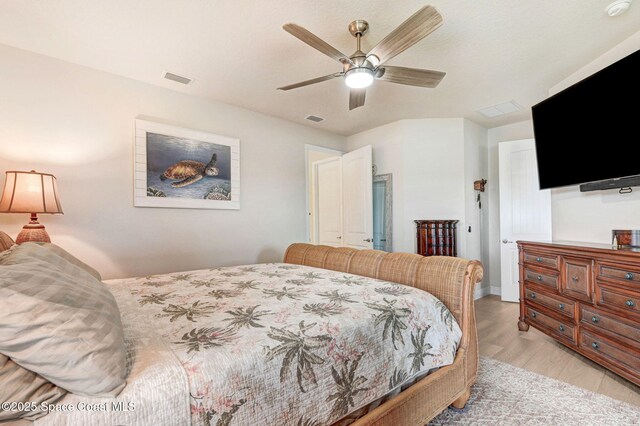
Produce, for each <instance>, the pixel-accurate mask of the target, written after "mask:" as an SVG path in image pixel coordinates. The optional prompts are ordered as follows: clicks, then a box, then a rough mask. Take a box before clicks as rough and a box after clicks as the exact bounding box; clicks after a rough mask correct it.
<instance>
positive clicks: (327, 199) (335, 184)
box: [313, 157, 342, 247]
mask: <svg viewBox="0 0 640 426" xmlns="http://www.w3.org/2000/svg"><path fill="white" fill-rule="evenodd" d="M313 168H314V173H315V191H314V192H315V195H316V200H315V206H316V212H317V214H316V215H315V216H316V226H315V229H316V232H317V234H316V235H317V237H316V241H317V242H318V244H324V245H328V246H334V247H340V246H342V203H341V199H342V159H341V158H340V157H334V158H329V159H327V160H321V161H316V162H314V163H313Z"/></svg>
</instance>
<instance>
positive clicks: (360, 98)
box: [349, 89, 367, 111]
mask: <svg viewBox="0 0 640 426" xmlns="http://www.w3.org/2000/svg"><path fill="white" fill-rule="evenodd" d="M366 94H367V89H351V91H350V92H349V111H351V110H353V109H356V108H359V107H361V106H363V105H364V98H365V95H366Z"/></svg>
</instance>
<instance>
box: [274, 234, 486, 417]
mask: <svg viewBox="0 0 640 426" xmlns="http://www.w3.org/2000/svg"><path fill="white" fill-rule="evenodd" d="M284 262H285V263H291V264H297V265H307V266H313V267H317V268H324V269H330V270H334V271H342V272H348V273H351V274H355V275H362V276H365V277H370V278H378V279H381V280H385V281H391V282H396V283H401V284H405V285H410V286H412V287H416V288H420V289H422V290H426V291H428V292H429V293H431V294H433V295H434V296H436V297H437V298H438V299H440V300H441V301H442V302H443V303H444V304H445V305H446V306H447V307H448V308H449V310H450V311H451V312H452V313H453V315H454V317H455V318H456V320H457V321H458V324H460V328H461V329H462V340H461V341H460V347H459V348H458V353H457V355H456V358H455V360H454V362H453V364H451V365H449V366H447V367H443V368H441V369H439V370H438V371H436V372H435V373H433V374H430V375H428V376H426V377H424V378H423V379H421V380H419V381H418V382H417V383H415V384H414V385H413V386H411V387H409V388H408V389H406V390H405V391H403V392H402V393H400V394H399V395H398V396H397V397H395V398H393V399H391V400H389V401H387V402H385V403H384V404H382V405H380V406H379V407H377V408H376V409H374V410H373V411H371V412H370V413H368V414H366V415H365V416H363V417H361V418H359V419H358V420H356V421H355V422H354V423H353V425H356V426H365V425H367V426H368V425H376V426H383V425H384V426H398V425H416V426H417V425H420V426H423V425H425V424H426V423H428V422H429V421H430V420H431V419H433V418H434V417H435V416H437V415H438V414H440V413H441V412H442V411H443V410H444V409H445V408H447V407H448V406H449V405H453V406H454V407H456V408H463V407H464V406H465V404H466V403H467V400H468V399H469V394H470V389H471V385H472V384H473V383H475V381H476V376H477V373H478V334H477V330H476V317H475V312H474V307H473V293H474V287H475V284H476V283H478V282H480V280H482V265H481V264H480V262H478V261H470V260H466V259H460V258H454V257H437V256H435V257H422V256H420V255H417V254H407V253H385V252H383V251H377V250H356V249H352V248H346V247H340V248H334V247H329V246H316V245H311V244H300V243H299V244H292V245H291V246H289V248H288V249H287V251H286V253H285V255H284Z"/></svg>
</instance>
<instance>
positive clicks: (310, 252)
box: [284, 243, 482, 322]
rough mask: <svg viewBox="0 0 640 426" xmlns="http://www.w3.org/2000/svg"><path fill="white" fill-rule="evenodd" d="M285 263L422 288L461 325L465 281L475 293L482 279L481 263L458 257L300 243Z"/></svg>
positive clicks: (286, 254) (294, 245) (293, 248)
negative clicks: (436, 299) (444, 306)
mask: <svg viewBox="0 0 640 426" xmlns="http://www.w3.org/2000/svg"><path fill="white" fill-rule="evenodd" d="M284 261H285V262H286V263H293V264H298V265H306V266H314V267H316V268H324V269H331V270H334V271H342V272H348V273H350V274H355V275H362V276H365V277H370V278H378V279H381V280H385V281H391V282H396V283H400V284H405V285H410V286H412V287H416V288H420V289H422V290H425V291H428V292H429V293H431V294H433V295H434V296H436V297H437V298H438V299H440V300H441V301H442V302H443V303H444V304H445V305H447V307H448V308H449V310H450V311H451V312H452V313H453V315H454V316H455V318H456V320H457V321H458V322H461V321H462V309H463V305H464V303H465V297H464V294H463V293H464V291H465V289H464V283H465V280H466V279H469V280H473V282H472V283H471V285H470V287H471V288H470V291H471V292H472V293H473V290H474V287H475V284H476V283H477V282H479V281H480V280H481V279H482V265H481V264H480V262H478V261H471V260H467V259H462V258H459V257H440V256H431V257H423V256H420V255H418V254H409V253H386V252H383V251H378V250H356V249H352V248H347V247H340V248H335V247H329V246H316V245H312V244H302V243H297V244H292V245H290V246H289V248H288V249H287V251H286V253H285V255H284ZM472 275H473V277H472Z"/></svg>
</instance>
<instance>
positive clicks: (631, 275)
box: [624, 272, 633, 280]
mask: <svg viewBox="0 0 640 426" xmlns="http://www.w3.org/2000/svg"><path fill="white" fill-rule="evenodd" d="M624 277H625V278H626V279H628V280H632V279H633V274H632V273H631V272H627V273H626V274H624Z"/></svg>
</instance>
